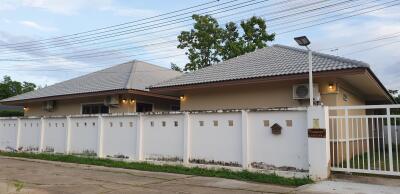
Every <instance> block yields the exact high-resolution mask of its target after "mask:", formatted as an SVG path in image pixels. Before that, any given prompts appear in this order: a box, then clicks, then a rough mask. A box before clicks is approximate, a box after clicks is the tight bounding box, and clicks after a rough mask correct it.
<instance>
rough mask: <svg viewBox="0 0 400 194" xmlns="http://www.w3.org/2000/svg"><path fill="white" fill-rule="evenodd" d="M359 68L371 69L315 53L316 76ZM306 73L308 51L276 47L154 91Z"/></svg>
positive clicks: (240, 57)
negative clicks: (165, 88) (333, 71)
mask: <svg viewBox="0 0 400 194" xmlns="http://www.w3.org/2000/svg"><path fill="white" fill-rule="evenodd" d="M358 67H369V65H368V64H366V63H364V62H361V61H356V60H351V59H346V58H342V57H336V56H332V55H327V54H322V53H318V52H313V72H320V71H330V70H340V69H351V68H358ZM306 72H308V54H307V51H306V50H303V49H298V48H294V47H288V46H283V45H273V46H271V47H266V48H263V49H259V50H256V51H254V52H252V53H247V54H245V55H242V56H239V57H236V58H233V59H229V60H227V61H224V62H222V63H218V64H214V65H211V66H209V67H206V68H203V69H200V70H197V71H194V72H191V73H186V74H184V75H182V76H179V77H176V78H173V79H171V80H167V81H165V82H161V83H159V84H156V85H153V86H152V87H151V88H159V87H169V86H179V85H190V84H200V83H210V82H218V81H227V80H237V79H249V78H258V77H269V76H279V75H291V74H300V73H306Z"/></svg>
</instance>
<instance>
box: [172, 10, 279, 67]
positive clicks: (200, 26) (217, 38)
mask: <svg viewBox="0 0 400 194" xmlns="http://www.w3.org/2000/svg"><path fill="white" fill-rule="evenodd" d="M192 18H193V20H194V21H195V23H194V25H193V29H192V30H190V31H182V32H181V34H180V35H179V36H178V41H179V45H178V46H177V47H178V48H180V49H187V51H186V55H187V56H188V59H189V63H187V64H186V65H185V67H184V69H183V70H184V71H195V70H197V69H201V68H203V67H207V66H210V65H212V64H213V63H218V62H220V61H223V60H228V59H230V58H233V57H237V56H239V55H243V54H245V53H248V52H252V51H254V50H256V49H260V48H264V47H266V46H267V42H268V41H273V40H274V39H275V34H274V33H272V34H268V33H267V25H266V23H265V20H264V19H262V18H260V17H255V16H254V17H251V18H249V19H248V20H245V21H242V22H240V28H239V27H238V25H237V24H236V23H234V22H228V23H227V24H226V25H225V27H220V25H219V24H218V21H217V20H216V19H215V18H213V17H212V16H210V15H204V16H202V15H193V16H192ZM176 67H177V66H176V64H174V67H172V64H171V68H173V69H175V70H179V68H176Z"/></svg>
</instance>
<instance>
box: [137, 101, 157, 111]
mask: <svg viewBox="0 0 400 194" xmlns="http://www.w3.org/2000/svg"><path fill="white" fill-rule="evenodd" d="M151 111H153V104H149V103H141V102H138V103H136V112H151Z"/></svg>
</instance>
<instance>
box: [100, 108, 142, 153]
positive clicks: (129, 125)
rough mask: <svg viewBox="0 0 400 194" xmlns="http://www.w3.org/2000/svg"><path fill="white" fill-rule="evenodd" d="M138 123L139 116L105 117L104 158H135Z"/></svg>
mask: <svg viewBox="0 0 400 194" xmlns="http://www.w3.org/2000/svg"><path fill="white" fill-rule="evenodd" d="M137 122H138V117H137V116H104V117H103V128H104V129H103V130H104V131H103V154H104V156H109V157H117V156H128V157H129V159H133V158H135V155H136V153H135V152H136V132H137Z"/></svg>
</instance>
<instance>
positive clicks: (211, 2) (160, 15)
mask: <svg viewBox="0 0 400 194" xmlns="http://www.w3.org/2000/svg"><path fill="white" fill-rule="evenodd" d="M219 1H220V0H213V1H210V2H206V3H202V4H198V5H194V6H191V7H187V8H183V9H179V10H175V11H171V12H168V13H164V14H159V15H156V16H152V17H147V18H144V19H139V20H135V21H130V22H125V23H121V24H117V25H112V26H107V27H102V28H97V29H93V30H88V31H83V32H78V33H74V34H69V35H63V36H56V37H52V38H46V39H39V40H33V41H25V42H19V43H13V44H2V45H0V46H7V45H18V44H26V43H35V42H41V41H46V40H53V39H60V38H65V37H71V36H76V35H80V34H86V33H90V32H95V31H101V30H104V29H108V28H114V27H119V26H123V25H127V24H132V23H136V22H139V21H146V20H149V19H154V18H158V17H162V16H166V15H169V14H173V13H176V12H181V11H184V10H188V9H192V8H196V7H201V6H204V5H208V4H213V3H216V2H219ZM235 1H236V0H235Z"/></svg>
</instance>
